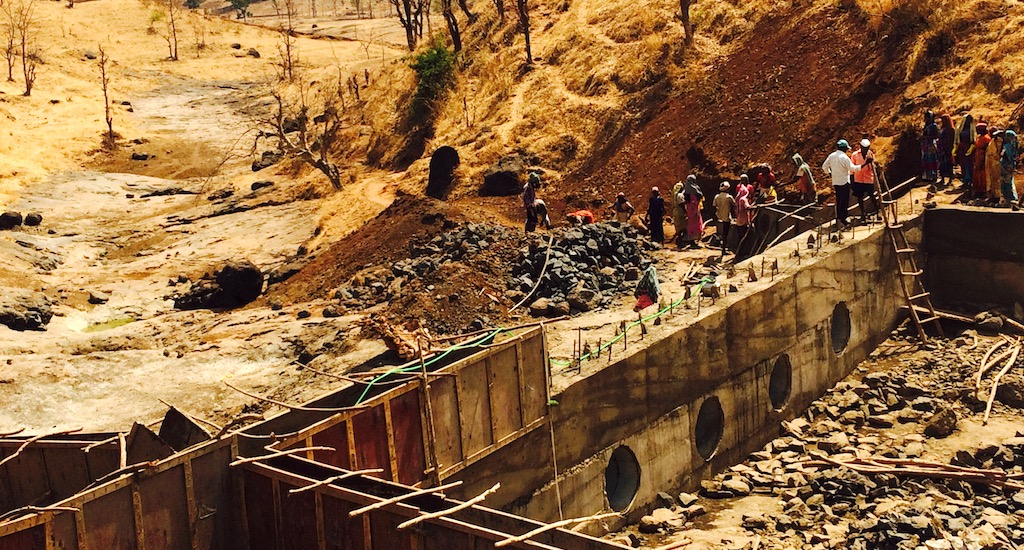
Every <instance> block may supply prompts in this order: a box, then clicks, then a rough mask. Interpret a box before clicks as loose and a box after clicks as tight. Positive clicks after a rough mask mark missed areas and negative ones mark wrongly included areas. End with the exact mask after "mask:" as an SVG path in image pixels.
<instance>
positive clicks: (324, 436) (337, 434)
mask: <svg viewBox="0 0 1024 550" xmlns="http://www.w3.org/2000/svg"><path fill="white" fill-rule="evenodd" d="M311 439H312V445H311V446H312V447H331V448H333V449H336V450H334V451H313V460H316V461H317V462H321V463H324V464H330V465H331V466H337V467H338V468H345V469H346V470H347V469H349V468H350V465H351V461H350V459H349V449H348V426H346V422H340V423H338V424H334V425H333V426H328V427H326V428H324V430H323V431H320V432H317V433H315V434H313V436H312V438H311Z"/></svg>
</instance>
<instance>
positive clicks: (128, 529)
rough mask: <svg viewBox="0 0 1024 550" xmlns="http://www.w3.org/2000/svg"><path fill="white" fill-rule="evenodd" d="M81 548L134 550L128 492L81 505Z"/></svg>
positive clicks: (133, 526)
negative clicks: (82, 545) (82, 537)
mask: <svg viewBox="0 0 1024 550" xmlns="http://www.w3.org/2000/svg"><path fill="white" fill-rule="evenodd" d="M82 514H83V515H84V518H85V519H84V526H83V527H84V530H85V544H86V548H88V549H89V550H99V549H101V548H116V549H117V550H135V549H136V548H138V546H137V545H136V534H135V521H134V518H135V507H134V504H133V499H132V491H130V490H125V488H121V489H120V490H116V491H113V492H111V493H108V494H106V495H103V496H101V497H99V498H97V499H95V500H90V501H88V502H86V503H84V504H83V506H82Z"/></svg>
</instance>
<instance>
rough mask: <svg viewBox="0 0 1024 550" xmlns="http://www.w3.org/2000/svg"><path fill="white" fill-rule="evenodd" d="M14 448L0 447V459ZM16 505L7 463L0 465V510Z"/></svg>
mask: <svg viewBox="0 0 1024 550" xmlns="http://www.w3.org/2000/svg"><path fill="white" fill-rule="evenodd" d="M15 450H17V449H15V448H12V449H7V448H2V447H0V459H3V458H5V457H6V456H7V455H9V454H10V453H13V452H14V451H15ZM17 507H18V506H17V505H16V504H15V503H14V492H13V491H12V490H11V471H10V470H9V469H8V467H7V464H3V465H0V510H13V509H15V508H17Z"/></svg>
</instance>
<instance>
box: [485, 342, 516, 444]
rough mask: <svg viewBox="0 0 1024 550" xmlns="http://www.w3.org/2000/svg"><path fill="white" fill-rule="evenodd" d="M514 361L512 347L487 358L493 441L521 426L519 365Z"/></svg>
mask: <svg viewBox="0 0 1024 550" xmlns="http://www.w3.org/2000/svg"><path fill="white" fill-rule="evenodd" d="M516 363H517V361H516V348H514V347H513V348H509V349H506V350H504V351H503V352H501V353H498V354H495V355H494V356H492V357H491V358H490V360H488V365H487V371H488V376H489V380H488V385H489V387H490V395H491V424H492V426H493V431H494V436H493V438H492V439H493V441H498V440H500V439H501V438H503V437H505V436H506V435H508V434H510V433H512V432H514V431H516V430H518V429H519V428H522V427H523V415H522V407H521V406H520V404H519V392H520V384H519V366H518V365H517V364H516Z"/></svg>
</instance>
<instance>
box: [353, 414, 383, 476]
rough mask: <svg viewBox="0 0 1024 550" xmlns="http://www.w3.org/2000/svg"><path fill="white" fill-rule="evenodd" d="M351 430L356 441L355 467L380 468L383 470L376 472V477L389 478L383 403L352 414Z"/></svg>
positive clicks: (363, 468) (360, 468)
mask: <svg viewBox="0 0 1024 550" xmlns="http://www.w3.org/2000/svg"><path fill="white" fill-rule="evenodd" d="M352 431H353V435H354V437H353V440H354V442H355V443H356V445H355V447H356V463H355V466H356V469H358V470H365V469H368V468H381V469H383V470H384V472H383V473H382V474H376V477H380V478H381V479H391V460H390V458H389V457H388V434H387V427H386V426H385V420H384V405H377V406H376V407H373V408H371V409H367V410H364V411H361V412H360V413H359V414H357V415H355V416H353V417H352Z"/></svg>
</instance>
